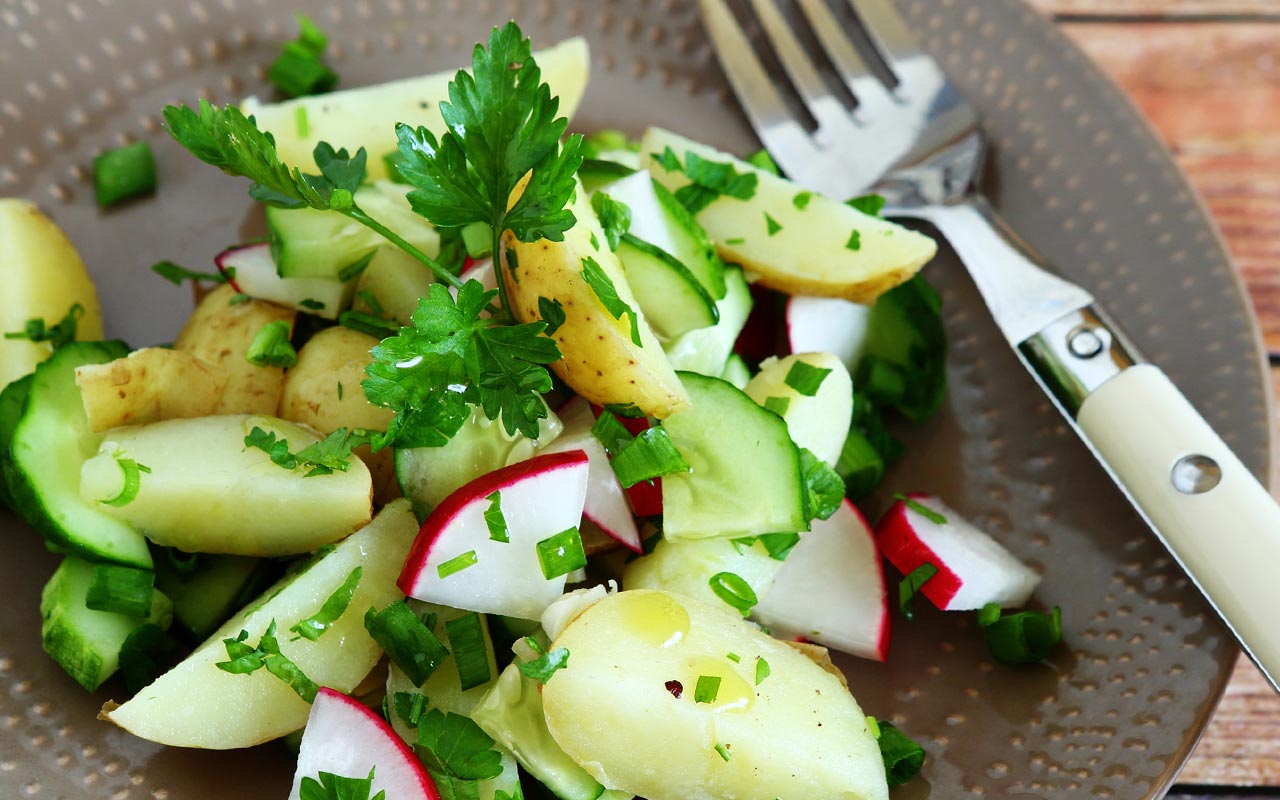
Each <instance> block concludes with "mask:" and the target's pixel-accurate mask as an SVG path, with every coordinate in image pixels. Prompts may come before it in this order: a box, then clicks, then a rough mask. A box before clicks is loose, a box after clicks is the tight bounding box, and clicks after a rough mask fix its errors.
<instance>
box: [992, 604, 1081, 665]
mask: <svg viewBox="0 0 1280 800" xmlns="http://www.w3.org/2000/svg"><path fill="white" fill-rule="evenodd" d="M978 627H979V628H981V629H982V632H983V633H984V634H985V635H986V638H987V649H988V650H990V651H991V656H992V658H994V659H995V660H996V661H999V662H1000V663H1001V664H1034V663H1035V662H1037V661H1043V660H1045V659H1046V658H1048V657H1049V653H1050V652H1052V650H1053V648H1054V647H1056V646H1057V645H1058V643H1059V642H1061V641H1062V609H1061V608H1059V607H1057V606H1054V607H1053V610H1052V611H1050V612H1049V613H1047V614H1045V613H1042V612H1039V611H1019V612H1016V613H1013V614H1005V613H1004V612H1003V611H1001V609H1000V604H999V603H987V604H986V605H985V606H983V607H982V610H981V611H979V612H978Z"/></svg>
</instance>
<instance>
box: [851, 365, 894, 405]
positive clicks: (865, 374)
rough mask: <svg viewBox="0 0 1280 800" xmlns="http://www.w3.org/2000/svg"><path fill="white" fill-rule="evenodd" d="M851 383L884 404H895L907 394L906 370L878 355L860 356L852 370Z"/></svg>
mask: <svg viewBox="0 0 1280 800" xmlns="http://www.w3.org/2000/svg"><path fill="white" fill-rule="evenodd" d="M853 384H854V386H856V387H857V388H858V390H859V391H861V392H865V393H866V394H867V396H868V397H870V398H871V399H873V400H875V401H876V402H877V403H883V404H884V405H889V406H892V405H897V404H898V403H900V402H902V401H903V399H904V398H905V397H906V396H907V373H906V371H905V370H903V368H902V367H900V366H898V365H897V364H894V363H892V362H890V361H886V360H885V359H883V358H880V357H879V356H871V355H868V356H863V357H862V360H861V361H859V362H858V367H857V369H855V370H854V376H853Z"/></svg>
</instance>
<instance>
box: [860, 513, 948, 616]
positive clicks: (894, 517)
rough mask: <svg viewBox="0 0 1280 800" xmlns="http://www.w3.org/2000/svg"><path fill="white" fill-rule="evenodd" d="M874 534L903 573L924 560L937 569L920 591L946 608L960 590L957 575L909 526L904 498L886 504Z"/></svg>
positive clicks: (879, 544) (882, 551) (886, 556)
mask: <svg viewBox="0 0 1280 800" xmlns="http://www.w3.org/2000/svg"><path fill="white" fill-rule="evenodd" d="M907 497H908V498H910V499H912V500H922V499H927V498H928V497H930V495H928V494H925V493H923V492H913V493H911V494H908V495H907ZM875 534H876V544H877V545H878V546H879V547H880V552H881V553H883V554H884V557H885V558H887V559H889V563H891V564H893V566H894V567H895V568H897V570H898V571H899V572H901V573H902V574H903V575H907V574H909V573H910V572H911V571H912V570H914V569H916V568H917V567H919V566H920V565H921V564H924V563H925V562H928V563H930V564H932V565H933V566H934V567H936V568H937V569H938V574H936V575H934V576H933V577H932V578H930V579H929V580H928V581H926V582H925V583H924V585H923V586H921V587H920V593H921V594H923V595H924V596H925V597H927V598H929V601H930V602H931V603H933V604H934V605H935V606H937V607H938V608H940V609H944V610H945V609H946V607H947V604H948V603H950V602H951V598H953V597H955V596H956V592H958V591H960V576H959V575H957V574H956V573H955V572H953V571H952V570H951V568H950V567H948V566H947V565H946V564H945V563H944V562H943V560H942V559H941V558H939V557H938V554H937V553H935V552H933V550H932V549H931V548H930V547H929V546H928V545H926V544H925V543H924V542H922V541H920V539H919V537H917V536H916V535H915V532H914V531H913V530H912V529H911V523H910V522H908V521H907V504H906V503H905V502H904V501H902V500H899V501H898V502H896V503H894V504H893V506H892V507H890V508H889V510H888V512H886V513H885V515H884V518H883V519H881V520H880V524H879V525H877V526H876V528H875Z"/></svg>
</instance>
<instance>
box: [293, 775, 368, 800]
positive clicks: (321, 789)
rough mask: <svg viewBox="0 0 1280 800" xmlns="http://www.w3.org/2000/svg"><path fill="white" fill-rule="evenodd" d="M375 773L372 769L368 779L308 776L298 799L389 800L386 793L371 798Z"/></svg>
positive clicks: (304, 779)
mask: <svg viewBox="0 0 1280 800" xmlns="http://www.w3.org/2000/svg"><path fill="white" fill-rule="evenodd" d="M373 773H374V770H372V769H371V770H369V777H367V778H347V777H344V776H342V775H334V774H333V773H332V772H321V773H320V780H316V779H315V778H312V777H311V776H309V775H308V776H306V777H304V778H303V779H302V786H301V787H300V788H299V790H298V797H299V798H300V800H387V793H386V792H378V793H377V794H375V795H374V796H373V797H369V793H370V792H372V791H373Z"/></svg>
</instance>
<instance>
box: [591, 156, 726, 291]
mask: <svg viewBox="0 0 1280 800" xmlns="http://www.w3.org/2000/svg"><path fill="white" fill-rule="evenodd" d="M605 194H607V195H609V196H610V197H612V198H613V199H614V200H617V201H619V202H621V203H626V204H627V207H628V208H630V209H631V228H630V230H629V233H631V234H632V235H634V236H637V237H639V238H641V239H643V240H645V241H646V242H649V243H650V244H652V245H653V246H654V247H657V248H658V249H660V250H662V251H664V252H667V253H670V254H671V255H672V256H674V257H675V259H676V260H677V261H679V262H680V263H681V264H684V265H685V267H686V268H687V269H688V270H689V271H690V272H691V273H693V275H694V277H696V278H697V279H698V282H699V283H701V284H702V287H703V288H704V289H706V290H707V293H708V294H710V295H711V297H712V299H714V300H719V299H720V298H722V297H724V293H725V275H724V271H725V268H724V262H723V261H721V260H720V256H719V255H717V254H716V248H715V245H713V244H712V243H711V239H709V238H708V237H707V233H706V231H704V230H703V229H702V226H701V225H699V224H698V222H697V220H695V219H694V218H693V215H691V214H690V213H689V212H688V211H687V210H685V207H684V206H682V205H680V201H678V200H676V198H675V196H674V195H673V194H671V192H669V191H667V189H666V187H664V186H663V185H662V184H660V183H658V182H657V181H656V180H654V179H653V178H651V177H650V176H649V174H648V173H647V172H637V173H636V174H635V175H632V176H630V177H627V178H623V179H622V180H620V181H618V182H617V183H613V184H611V185H610V186H609V187H608V189H607V191H605Z"/></svg>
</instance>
